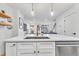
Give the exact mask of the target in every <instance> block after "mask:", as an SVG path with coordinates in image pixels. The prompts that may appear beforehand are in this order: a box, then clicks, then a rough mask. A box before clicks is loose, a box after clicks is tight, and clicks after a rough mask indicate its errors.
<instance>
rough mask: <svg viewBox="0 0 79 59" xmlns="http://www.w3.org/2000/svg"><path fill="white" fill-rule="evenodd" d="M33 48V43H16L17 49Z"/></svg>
mask: <svg viewBox="0 0 79 59" xmlns="http://www.w3.org/2000/svg"><path fill="white" fill-rule="evenodd" d="M34 48H35V43H30V42H26V43H17V49H34Z"/></svg>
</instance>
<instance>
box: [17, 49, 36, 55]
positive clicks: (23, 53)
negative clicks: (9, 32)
mask: <svg viewBox="0 0 79 59" xmlns="http://www.w3.org/2000/svg"><path fill="white" fill-rule="evenodd" d="M16 55H17V56H32V55H35V51H34V50H18V51H17V53H16Z"/></svg>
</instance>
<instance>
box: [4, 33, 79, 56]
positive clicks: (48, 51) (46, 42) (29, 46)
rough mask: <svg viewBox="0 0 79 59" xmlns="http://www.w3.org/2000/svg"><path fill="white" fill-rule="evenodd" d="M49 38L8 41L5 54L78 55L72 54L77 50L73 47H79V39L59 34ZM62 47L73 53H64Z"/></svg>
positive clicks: (15, 38)
mask: <svg viewBox="0 0 79 59" xmlns="http://www.w3.org/2000/svg"><path fill="white" fill-rule="evenodd" d="M26 37H27V36H26ZM47 37H49V39H24V38H21V37H14V38H11V39H8V40H6V41H5V54H6V56H55V55H56V56H57V55H58V56H62V55H64V56H65V55H78V53H77V52H76V53H75V54H72V53H74V52H73V51H75V50H76V49H74V50H73V47H74V48H76V47H79V46H78V45H79V42H78V41H79V38H76V37H70V36H64V35H57V34H50V35H48V36H47ZM64 44H65V45H66V46H65V45H64ZM64 46H65V47H64ZM62 47H64V48H65V49H66V50H69V51H70V50H72V51H71V52H68V53H67V52H64V51H63V50H64V49H63V48H62ZM66 47H67V48H66ZM78 49H79V48H77V50H78ZM61 51H62V52H63V53H61Z"/></svg>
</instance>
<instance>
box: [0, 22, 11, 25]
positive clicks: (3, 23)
mask: <svg viewBox="0 0 79 59" xmlns="http://www.w3.org/2000/svg"><path fill="white" fill-rule="evenodd" d="M0 26H12V24H11V23H9V22H0Z"/></svg>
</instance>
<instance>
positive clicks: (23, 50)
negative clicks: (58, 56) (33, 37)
mask: <svg viewBox="0 0 79 59" xmlns="http://www.w3.org/2000/svg"><path fill="white" fill-rule="evenodd" d="M6 55H8V56H14V55H16V56H36V55H37V56H54V55H55V43H54V42H16V43H8V42H7V43H6Z"/></svg>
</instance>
